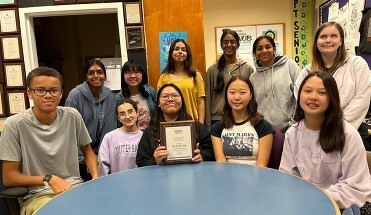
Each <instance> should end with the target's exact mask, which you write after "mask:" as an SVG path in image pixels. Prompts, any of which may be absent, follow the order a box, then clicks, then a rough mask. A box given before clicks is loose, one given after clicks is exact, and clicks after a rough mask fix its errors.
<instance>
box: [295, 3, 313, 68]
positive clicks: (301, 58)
mask: <svg viewBox="0 0 371 215" xmlns="http://www.w3.org/2000/svg"><path fill="white" fill-rule="evenodd" d="M311 4H312V2H311V0H301V1H300V2H299V1H294V2H293V8H294V10H293V13H292V15H293V18H292V20H293V50H292V51H293V53H292V55H293V58H294V60H295V62H296V63H297V64H299V66H301V67H302V68H303V67H305V66H306V65H308V64H309V62H310V61H311V57H312V54H311V48H312V43H313V42H312V41H313V40H312V37H311V36H309V35H313V30H312V29H313V24H312V23H313V19H312V16H313V15H312V14H313V8H312V7H311Z"/></svg>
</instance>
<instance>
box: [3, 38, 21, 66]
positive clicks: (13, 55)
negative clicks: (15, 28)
mask: <svg viewBox="0 0 371 215" xmlns="http://www.w3.org/2000/svg"><path fill="white" fill-rule="evenodd" d="M1 51H2V54H3V55H2V56H3V61H12V60H23V53H22V44H21V37H20V36H4V37H1Z"/></svg>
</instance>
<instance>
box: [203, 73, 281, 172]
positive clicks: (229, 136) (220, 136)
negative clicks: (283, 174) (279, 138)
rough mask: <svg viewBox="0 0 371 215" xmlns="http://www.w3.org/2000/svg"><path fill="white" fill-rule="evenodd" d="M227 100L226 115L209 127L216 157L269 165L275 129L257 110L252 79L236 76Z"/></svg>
mask: <svg viewBox="0 0 371 215" xmlns="http://www.w3.org/2000/svg"><path fill="white" fill-rule="evenodd" d="M225 100H226V102H225V106H224V114H223V118H222V120H221V121H219V122H217V123H215V124H213V125H212V127H211V130H210V133H211V141H212V143H213V148H214V154H215V159H216V161H217V162H234V163H243V164H251V165H257V166H267V165H268V162H269V157H270V153H271V149H272V142H273V134H272V133H274V129H273V128H272V126H271V125H270V124H269V122H267V121H265V120H264V119H263V115H261V114H260V113H258V112H257V106H258V105H257V103H256V100H255V97H254V90H253V87H252V84H251V82H250V80H249V79H248V78H246V77H245V76H233V77H232V78H231V79H230V80H229V82H228V84H227V85H226V90H225Z"/></svg>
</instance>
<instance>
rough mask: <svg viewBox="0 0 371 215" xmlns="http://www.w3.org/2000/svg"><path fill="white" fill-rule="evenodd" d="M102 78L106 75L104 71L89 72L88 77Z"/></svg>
mask: <svg viewBox="0 0 371 215" xmlns="http://www.w3.org/2000/svg"><path fill="white" fill-rule="evenodd" d="M95 75H96V76H100V75H104V72H103V70H96V71H88V76H95Z"/></svg>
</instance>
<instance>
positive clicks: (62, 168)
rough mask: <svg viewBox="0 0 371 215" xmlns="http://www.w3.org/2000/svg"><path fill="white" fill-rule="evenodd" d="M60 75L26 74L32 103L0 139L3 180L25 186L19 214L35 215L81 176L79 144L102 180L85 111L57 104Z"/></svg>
mask: <svg viewBox="0 0 371 215" xmlns="http://www.w3.org/2000/svg"><path fill="white" fill-rule="evenodd" d="M62 85H63V79H62V76H61V75H60V74H59V73H58V72H57V71H56V70H54V69H51V68H48V67H39V68H36V69H34V70H32V71H31V72H30V73H29V74H28V76H27V87H28V90H27V95H28V97H29V98H30V99H32V100H33V103H34V107H31V108H29V109H28V110H25V111H23V112H22V113H19V114H16V115H14V116H11V117H9V118H8V119H7V120H6V121H5V123H4V127H3V130H2V134H1V140H0V160H3V182H4V185H5V186H7V187H14V186H24V187H29V188H30V193H29V195H27V196H26V197H24V198H23V199H22V203H23V205H22V207H21V214H34V213H36V211H37V210H38V209H39V208H40V207H42V206H43V205H44V204H45V203H47V202H48V201H50V200H51V199H52V198H53V197H54V196H55V195H57V194H59V193H62V192H64V191H66V190H68V189H70V188H71V187H73V186H74V185H77V184H80V183H82V182H83V180H82V179H81V178H80V174H79V163H78V157H77V147H76V146H78V147H79V148H80V149H81V151H82V152H83V154H84V157H85V162H86V165H87V166H88V168H89V171H90V172H91V174H92V176H93V178H98V170H97V158H96V156H95V154H94V152H93V150H92V149H91V147H90V143H91V138H90V137H89V133H88V131H87V129H86V127H85V125H84V121H83V119H82V118H81V115H80V114H79V113H78V112H77V111H76V110H75V109H73V108H68V107H58V104H59V102H60V100H61V98H62V92H63V91H62Z"/></svg>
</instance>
